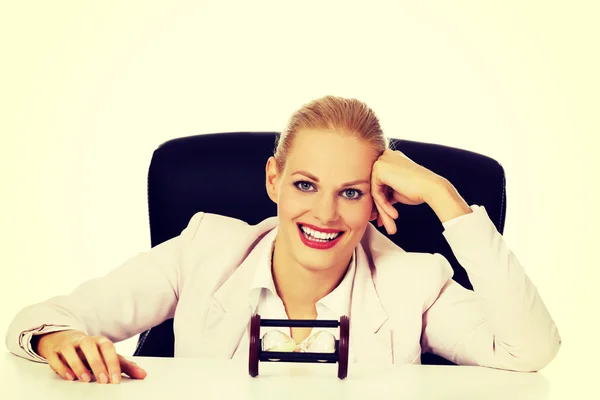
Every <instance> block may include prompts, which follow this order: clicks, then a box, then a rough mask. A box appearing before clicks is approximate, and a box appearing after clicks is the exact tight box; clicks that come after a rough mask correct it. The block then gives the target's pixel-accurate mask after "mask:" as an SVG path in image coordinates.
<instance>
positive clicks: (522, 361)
mask: <svg viewBox="0 0 600 400" xmlns="http://www.w3.org/2000/svg"><path fill="white" fill-rule="evenodd" d="M544 342H545V343H544V344H543V345H541V344H537V345H536V346H535V348H534V347H532V348H530V349H528V351H525V352H523V353H521V354H511V353H507V356H508V357H509V359H508V360H507V362H506V365H505V369H508V370H512V371H517V372H538V371H541V370H542V369H543V368H545V367H546V366H547V365H548V364H550V362H551V361H552V360H554V358H555V357H556V355H557V354H558V350H559V349H560V347H561V345H562V340H561V338H560V336H558V334H557V335H556V336H555V337H553V338H552V339H551V340H546V341H544Z"/></svg>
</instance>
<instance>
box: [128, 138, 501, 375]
mask: <svg viewBox="0 0 600 400" xmlns="http://www.w3.org/2000/svg"><path fill="white" fill-rule="evenodd" d="M277 136H278V132H229V133H213V134H205V135H196V136H189V137H182V138H178V139H173V140H169V141H167V142H165V143H163V144H162V145H161V146H159V148H158V149H156V150H155V151H154V155H153V156H152V161H151V163H150V169H149V173H148V208H149V217H150V234H151V244H152V247H154V246H156V245H158V244H160V243H162V242H164V241H166V240H168V239H171V238H173V237H175V236H177V235H179V234H180V233H181V231H182V230H183V229H184V228H185V227H186V226H187V224H188V222H189V220H190V218H191V217H192V216H193V215H194V214H195V213H196V212H198V211H204V212H209V213H215V214H221V215H226V216H229V217H233V218H238V219H241V220H243V221H246V222H247V223H249V224H256V223H258V222H260V221H262V220H263V219H265V218H268V217H271V216H274V215H276V213H277V209H276V205H275V204H274V203H273V202H272V201H271V200H270V199H269V198H268V196H267V193H266V189H265V165H266V162H267V159H268V158H269V157H270V156H271V155H273V152H274V149H275V145H276V141H277ZM390 142H391V143H390V145H391V147H392V148H394V149H396V150H400V151H401V152H403V153H404V154H405V155H406V156H407V157H409V158H410V159H411V160H413V161H415V162H416V163H418V164H420V165H422V166H424V167H426V168H428V169H430V170H431V171H433V172H435V173H437V174H439V175H441V176H443V177H445V178H446V179H448V180H449V181H450V182H451V183H452V184H453V185H454V187H456V189H457V190H458V192H459V193H460V194H461V195H462V197H463V198H464V199H465V201H466V202H467V203H468V204H469V205H471V204H477V205H480V206H484V207H485V208H486V211H487V213H488V215H489V216H490V218H491V220H492V221H493V223H494V225H495V226H496V229H497V230H498V232H500V233H503V230H504V221H505V215H506V185H505V174H504V169H503V168H502V166H501V165H500V164H499V163H498V162H497V161H495V160H494V159H492V158H490V157H487V156H484V155H481V154H477V153H474V152H471V151H467V150H462V149H457V148H453V147H448V146H442V145H437V144H431V143H422V142H416V141H410V140H402V139H391V140H390ZM395 207H396V209H397V210H398V213H399V217H398V219H397V220H396V224H397V226H398V231H397V233H396V234H394V235H388V236H389V237H390V238H391V239H392V240H393V241H394V242H395V243H396V244H397V245H399V246H400V247H402V248H403V249H404V250H406V251H411V252H426V253H440V254H442V255H443V256H445V257H446V258H447V259H448V261H449V262H450V264H451V265H452V267H453V269H454V279H455V280H456V281H457V282H458V283H460V284H461V285H462V286H464V287H465V288H467V289H470V290H472V286H471V283H470V281H469V279H468V276H467V274H466V272H465V270H464V269H463V268H462V267H461V266H460V264H459V263H458V261H457V260H456V258H455V257H454V255H453V253H452V250H451V249H450V246H449V245H448V243H447V242H446V240H445V238H444V237H443V235H442V231H443V227H442V224H441V223H440V221H439V219H438V218H437V216H436V215H435V213H434V212H433V211H432V210H431V208H430V207H429V206H428V205H427V204H422V205H419V206H407V205H404V204H396V205H395ZM378 229H379V230H380V231H381V232H383V233H384V234H386V235H387V232H386V231H385V229H384V228H383V227H382V228H378ZM173 336H174V335H173V320H172V319H170V320H167V321H165V322H163V323H162V324H160V325H158V326H156V327H154V328H151V329H150V330H148V331H146V332H143V333H142V334H141V335H140V338H139V340H138V346H137V349H136V351H135V353H134V355H136V356H146V357H173V355H174V337H173ZM422 362H423V363H424V364H427V363H435V364H447V363H449V362H447V361H445V360H443V359H441V358H439V357H434V358H430V357H424V358H423V360H422Z"/></svg>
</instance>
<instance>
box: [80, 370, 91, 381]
mask: <svg viewBox="0 0 600 400" xmlns="http://www.w3.org/2000/svg"><path fill="white" fill-rule="evenodd" d="M81 380H82V381H84V382H89V381H90V374H88V373H87V372H84V373H83V374H81Z"/></svg>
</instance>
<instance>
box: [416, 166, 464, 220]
mask: <svg viewBox="0 0 600 400" xmlns="http://www.w3.org/2000/svg"><path fill="white" fill-rule="evenodd" d="M425 201H426V203H427V204H428V205H429V207H431V209H432V210H433V212H435V214H436V215H437V217H438V218H439V220H440V222H441V223H444V222H447V221H450V220H451V219H454V218H457V217H460V216H461V215H465V214H469V213H471V212H472V210H471V208H470V207H469V205H468V204H467V203H466V202H465V200H464V199H463V198H462V197H461V195H460V194H459V193H458V191H457V190H456V189H455V188H454V186H453V185H452V184H451V183H450V182H449V181H448V180H446V179H444V178H441V177H440V179H439V180H438V181H436V182H435V183H433V184H432V185H431V189H430V192H429V194H428V195H427V197H426V198H425Z"/></svg>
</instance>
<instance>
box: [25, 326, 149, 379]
mask: <svg viewBox="0 0 600 400" xmlns="http://www.w3.org/2000/svg"><path fill="white" fill-rule="evenodd" d="M34 350H35V351H36V353H37V354H39V355H40V356H42V357H44V358H45V359H46V361H48V365H49V366H50V368H52V369H53V370H54V372H56V373H57V374H58V375H60V376H61V377H63V378H64V379H67V380H73V379H75V377H77V378H78V379H79V380H80V381H83V382H90V381H91V378H92V376H91V375H90V371H91V373H92V374H93V376H94V377H95V379H96V382H99V383H109V382H110V383H119V382H120V381H121V373H122V372H123V373H125V374H127V375H128V376H129V377H131V378H133V379H144V378H145V377H146V371H144V369H142V368H141V367H139V366H138V365H137V364H136V363H134V362H133V361H129V360H126V359H125V358H124V357H123V356H121V355H119V354H117V352H116V349H115V345H114V344H113V343H112V342H111V341H110V340H109V339H108V338H106V337H105V336H88V335H86V334H85V333H83V332H80V331H76V330H66V331H60V332H52V333H47V334H44V335H42V336H41V337H40V338H39V341H38V342H37V348H36V349H34Z"/></svg>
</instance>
